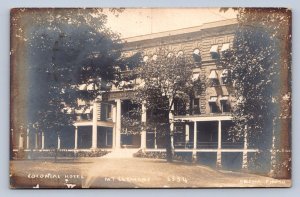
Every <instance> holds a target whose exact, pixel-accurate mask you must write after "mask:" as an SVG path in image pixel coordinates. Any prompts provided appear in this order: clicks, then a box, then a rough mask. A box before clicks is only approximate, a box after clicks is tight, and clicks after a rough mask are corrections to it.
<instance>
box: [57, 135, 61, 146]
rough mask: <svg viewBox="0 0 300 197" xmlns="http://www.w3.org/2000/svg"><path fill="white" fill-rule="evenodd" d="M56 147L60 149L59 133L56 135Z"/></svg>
mask: <svg viewBox="0 0 300 197" xmlns="http://www.w3.org/2000/svg"><path fill="white" fill-rule="evenodd" d="M57 149H60V134H58V135H57Z"/></svg>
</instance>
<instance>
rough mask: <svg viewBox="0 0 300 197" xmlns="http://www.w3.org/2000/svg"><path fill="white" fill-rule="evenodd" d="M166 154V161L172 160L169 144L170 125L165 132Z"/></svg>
mask: <svg viewBox="0 0 300 197" xmlns="http://www.w3.org/2000/svg"><path fill="white" fill-rule="evenodd" d="M166 156H167V158H166V159H167V161H168V162H173V151H172V144H171V130H170V127H169V128H168V130H167V132H166Z"/></svg>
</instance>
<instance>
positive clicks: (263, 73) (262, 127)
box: [222, 8, 291, 178]
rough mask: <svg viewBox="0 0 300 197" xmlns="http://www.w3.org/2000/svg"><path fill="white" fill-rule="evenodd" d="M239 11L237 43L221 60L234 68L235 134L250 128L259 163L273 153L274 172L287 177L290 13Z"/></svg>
mask: <svg viewBox="0 0 300 197" xmlns="http://www.w3.org/2000/svg"><path fill="white" fill-rule="evenodd" d="M225 10H226V9H225ZM237 11H238V27H237V29H236V33H235V38H234V43H233V47H232V49H231V50H229V51H228V53H226V54H224V55H223V57H224V59H223V60H222V64H223V66H225V67H227V68H228V69H230V70H231V79H232V81H233V84H234V88H235V96H236V98H237V105H236V107H235V110H234V113H233V117H234V123H235V125H234V127H233V128H232V132H233V133H234V134H235V135H237V136H242V135H243V133H244V132H245V130H246V133H247V136H248V138H249V140H248V141H249V143H250V144H249V146H252V147H258V148H259V149H260V150H261V152H262V155H263V156H262V157H263V158H262V159H261V160H259V159H257V158H256V159H255V162H256V165H257V166H258V165H259V163H261V165H262V167H263V168H266V165H268V164H267V163H264V162H266V161H268V160H266V157H272V161H271V162H272V166H271V168H272V169H273V172H275V171H276V173H277V175H273V176H276V177H285V178H288V177H289V176H290V153H289V151H290V142H291V141H290V118H291V109H290V102H291V100H290V95H291V78H290V77H291V75H290V71H291V54H290V51H291V12H290V10H288V9H276V8H272V9H260V8H255V9H251V8H239V9H237ZM275 137H276V139H275ZM272 139H273V140H272ZM270 149H271V150H272V152H273V153H271V156H270ZM276 150H284V151H283V152H282V153H281V156H279V157H277V156H274V152H275V151H276ZM286 156H287V157H286ZM274 157H277V158H276V159H275V160H276V162H275V163H277V164H274ZM282 164H284V165H282ZM275 166H277V167H275ZM275 168H276V170H275V171H274V169H275Z"/></svg>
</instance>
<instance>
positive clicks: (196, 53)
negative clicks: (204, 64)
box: [193, 49, 201, 63]
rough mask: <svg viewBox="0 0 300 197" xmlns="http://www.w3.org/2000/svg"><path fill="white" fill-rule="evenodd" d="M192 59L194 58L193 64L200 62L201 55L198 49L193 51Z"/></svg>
mask: <svg viewBox="0 0 300 197" xmlns="http://www.w3.org/2000/svg"><path fill="white" fill-rule="evenodd" d="M193 58H194V61H195V62H197V63H200V62H201V55H200V50H199V49H195V50H194V51H193Z"/></svg>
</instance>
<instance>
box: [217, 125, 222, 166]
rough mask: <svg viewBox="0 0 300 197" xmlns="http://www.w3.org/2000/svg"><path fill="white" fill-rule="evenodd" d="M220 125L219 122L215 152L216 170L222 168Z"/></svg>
mask: <svg viewBox="0 0 300 197" xmlns="http://www.w3.org/2000/svg"><path fill="white" fill-rule="evenodd" d="M221 149H222V123H221V120H219V121H218V151H217V164H216V166H217V167H218V168H221V167H222V152H221Z"/></svg>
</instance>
